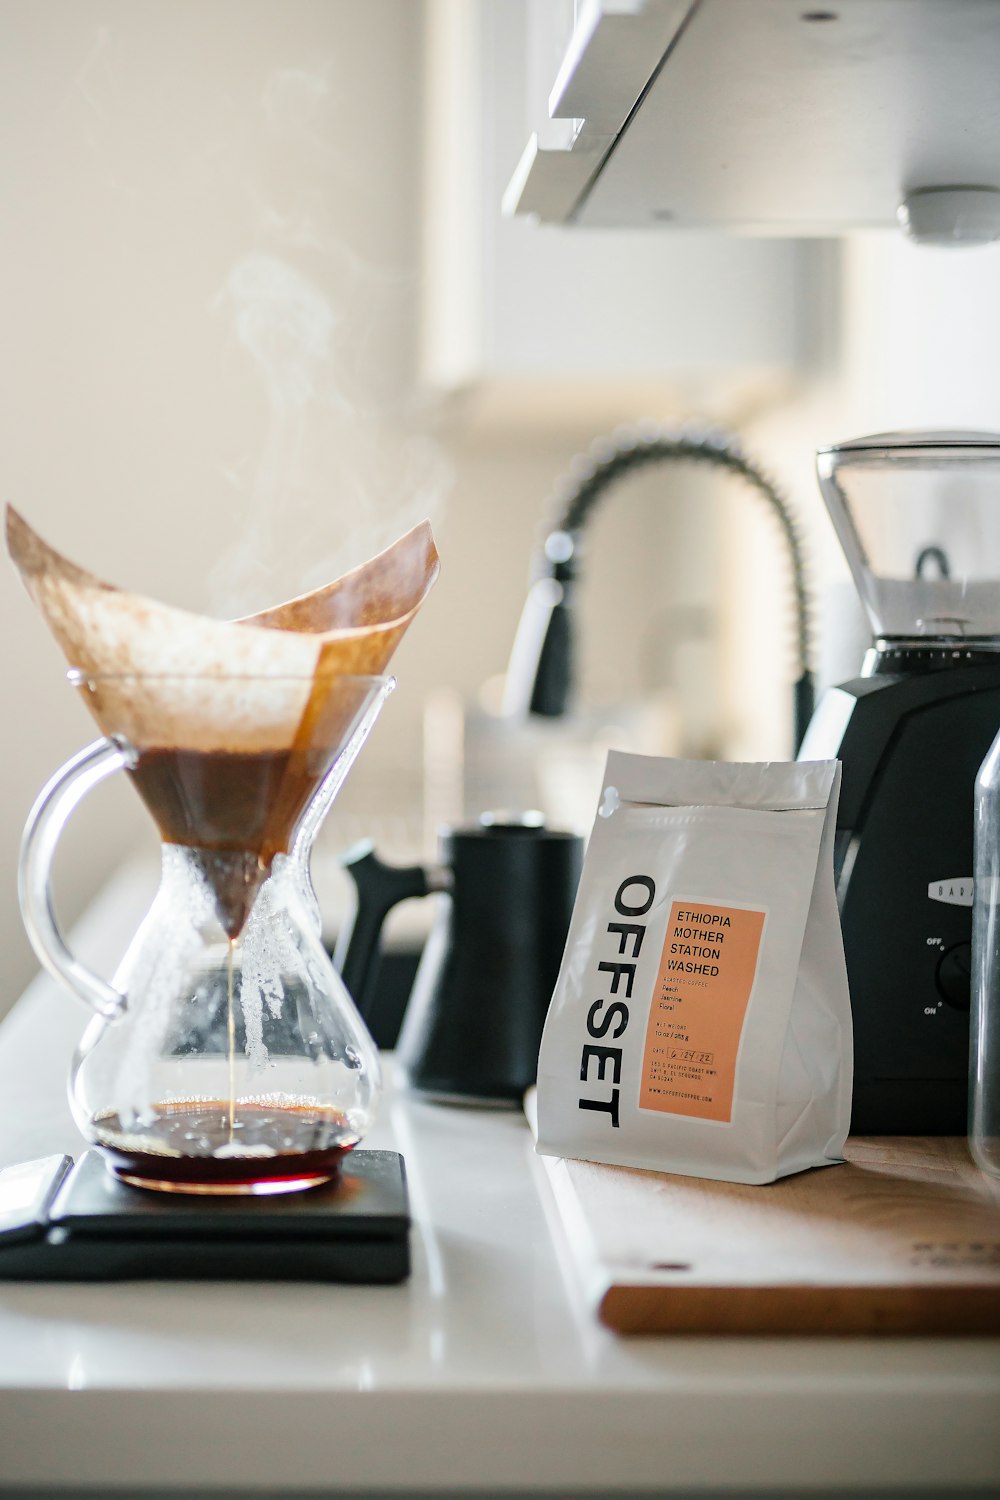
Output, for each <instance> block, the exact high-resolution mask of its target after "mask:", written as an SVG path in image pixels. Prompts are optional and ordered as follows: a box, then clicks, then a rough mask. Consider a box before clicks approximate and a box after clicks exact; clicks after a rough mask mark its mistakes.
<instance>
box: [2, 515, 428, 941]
mask: <svg viewBox="0 0 1000 1500" xmlns="http://www.w3.org/2000/svg"><path fill="white" fill-rule="evenodd" d="M7 546H8V550H9V552H10V555H11V557H12V559H13V561H14V563H15V565H16V567H17V568H18V570H19V572H20V574H21V577H22V579H23V581H24V584H25V587H26V588H27V590H28V592H29V594H30V595H31V597H32V598H33V599H34V601H35V603H36V604H37V605H38V608H39V609H40V611H41V613H42V615H43V616H44V618H45V621H46V623H47V624H48V626H49V628H50V630H51V631H52V633H53V635H54V636H55V638H56V640H57V641H58V643H59V645H60V646H61V648H62V650H63V652H64V654H65V656H66V658H67V660H68V661H69V663H70V665H71V667H72V668H73V669H74V671H75V672H76V674H77V685H78V687H79V688H80V689H81V691H82V693H83V697H84V699H85V701H86V703H87V706H88V708H89V709H90V711H91V713H92V714H93V716H94V718H95V719H96V720H97V723H98V724H99V725H100V728H101V730H102V731H103V733H104V734H106V735H116V736H121V737H123V738H124V739H125V740H126V741H127V742H128V743H129V744H130V745H131V746H132V747H133V748H134V749H135V750H136V751H137V752H138V755H137V759H136V762H135V764H134V765H133V766H132V767H131V771H130V774H131V776H132V779H133V781H134V782H135V785H136V788H137V790H138V791H139V793H140V795H141V796H142V798H143V801H144V802H145V803H146V806H147V807H148V808H149V810H150V812H151V813H152V815H153V817H154V819H155V821H156V823H157V826H158V828H159V830H160V833H161V836H162V837H163V838H164V840H165V841H166V842H168V843H176V844H184V845H188V846H190V847H193V848H196V849H199V850H201V851H202V852H203V854H204V859H205V871H204V873H205V875H206V878H208V879H209V881H210V884H211V885H212V886H213V889H214V890H215V892H216V896H217V904H218V906H219V911H220V920H222V922H223V926H224V927H225V928H226V930H227V932H229V935H230V936H235V935H236V934H237V933H238V932H239V930H240V929H241V927H242V925H243V922H244V921H245V919H246V915H247V913H248V911H249V908H250V906H251V905H252V903H253V899H254V896H255V895H256V891H257V889H258V888H259V885H260V883H261V882H262V881H263V879H265V878H266V875H267V872H268V870H269V869H270V865H271V861H272V859H273V857H274V855H275V854H276V853H279V852H285V851H287V850H288V849H289V848H290V847H291V842H292V839H293V837H294V833H295V830H296V827H297V825H298V822H299V820H300V818H301V816H302V814H303V812H304V810H305V808H306V807H307V806H308V804H309V802H310V800H311V798H312V796H313V794H314V793H315V791H316V790H317V788H318V787H319V786H320V784H321V782H322V781H323V779H324V777H325V776H326V775H327V773H328V772H329V770H330V769H331V767H332V766H333V764H334V762H335V760H336V758H337V755H338V753H339V751H340V749H341V748H342V747H343V745H344V743H345V741H346V739H347V738H348V735H349V733H350V731H351V730H352V729H353V727H354V725H355V723H356V722H357V720H358V718H359V715H360V714H361V713H362V712H363V710H364V709H365V707H366V706H367V704H368V702H369V701H370V697H371V692H372V683H371V681H370V679H371V678H373V677H380V676H382V675H383V674H384V673H385V670H386V667H387V666H388V664H389V661H390V658H391V657H392V654H393V652H394V650H395V648H396V646H397V645H398V644H399V641H400V640H401V639H402V637H403V635H404V633H405V632H406V630H407V628H408V627H409V625H410V622H411V621H412V620H413V618H414V616H415V615H416V613H417V611H418V609H419V608H420V606H421V604H422V603H423V601H424V599H425V597H426V595H427V592H428V590H429V589H430V587H431V585H432V584H433V582H434V580H435V578H436V577H437V573H438V555H437V550H436V548H435V546H434V539H433V536H432V534H431V528H430V526H429V524H428V523H427V522H426V521H425V522H422V523H421V524H420V525H419V526H415V527H414V528H413V530H412V531H409V532H408V533H407V534H406V535H405V536H403V537H401V538H400V539H399V541H397V542H395V543H394V544H393V545H392V546H391V547H389V548H387V549H386V551H384V552H382V553H379V554H378V556H376V557H374V558H372V559H371V560H370V561H369V562H366V563H364V564H362V566H361V567H359V568H355V569H354V570H353V571H352V572H350V573H347V574H345V575H344V577H343V578H339V579H336V580H334V582H333V583H330V584H327V585H326V586H325V587H324V588H321V589H317V590H315V591H314V592H313V593H311V594H305V595H303V596H301V597H300V598H298V599H293V600H290V601H289V602H288V603H285V604H280V605H277V606H276V607H275V608H274V609H271V610H265V611H264V612H263V613H261V614H258V615H253V616H250V617H248V618H247V619H245V620H232V621H227V620H214V619H212V618H210V617H208V616H204V615H198V614H194V613H191V612H189V611H187V610H180V609H175V608H173V607H172V606H170V605H166V604H161V603H160V602H159V601H158V600H154V599H147V598H144V597H143V596H141V595H138V594H130V593H126V592H125V591H124V590H122V589H118V588H116V587H115V586H114V585H112V584H109V583H105V582H103V581H102V580H101V579H99V578H96V577H95V576H94V575H93V574H91V573H88V572H86V571H85V570H84V569H82V568H80V567H78V566H77V565H76V564H75V563H72V562H70V561H69V559H68V558H65V557H63V556H61V555H60V554H59V553H58V552H56V551H55V550H54V549H53V548H52V547H50V546H49V545H48V544H47V543H46V542H44V541H43V540H42V538H41V537H39V536H38V535H37V533H36V532H34V531H33V530H32V529H31V527H30V526H29V525H28V524H27V522H26V521H25V520H24V519H23V518H22V517H21V516H20V515H18V513H17V512H16V511H15V510H13V509H12V508H11V507H9V506H8V508H7Z"/></svg>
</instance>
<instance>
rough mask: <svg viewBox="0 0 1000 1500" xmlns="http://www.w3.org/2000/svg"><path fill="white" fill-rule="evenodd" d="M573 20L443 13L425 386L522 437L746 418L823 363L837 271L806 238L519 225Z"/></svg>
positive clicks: (431, 134)
mask: <svg viewBox="0 0 1000 1500" xmlns="http://www.w3.org/2000/svg"><path fill="white" fill-rule="evenodd" d="M539 16H540V17H541V19H542V20H543V21H544V22H547V25H545V26H544V28H543V32H542V34H541V39H540V33H539V29H538V25H537V24H534V23H537V20H538V17H539ZM572 16H573V7H572V6H565V5H562V4H557V3H555V0H545V4H544V5H543V6H540V7H535V9H534V11H533V12H531V11H530V10H529V6H528V5H527V4H526V3H523V0H428V6H427V34H426V48H427V51H426V85H427V87H426V154H425V209H426V212H425V221H426V231H425V239H424V257H423V259H424V274H423V281H422V288H423V296H422V300H423V306H422V313H423V317H422V327H423V331H422V356H421V367H422V375H423V380H424V383H425V386H426V387H428V388H429V389H430V391H432V392H433V393H435V394H438V395H449V396H457V395H464V397H465V398H466V401H467V403H468V404H469V405H470V406H471V407H472V409H474V410H475V411H476V412H478V413H487V414H489V415H494V416H501V417H503V418H509V419H513V420H516V421H520V422H525V421H530V420H532V419H537V420H543V421H549V422H550V421H552V420H553V419H559V418H561V417H565V416H566V415H567V414H572V415H573V416H575V418H576V419H577V420H580V421H586V422H589V423H590V424H591V425H592V426H599V425H600V424H602V423H607V422H609V421H613V420H616V419H619V418H625V417H634V416H636V415H639V414H642V413H643V412H644V411H645V412H650V413H652V414H654V415H657V416H661V417H662V416H668V417H669V416H671V415H675V414H677V413H678V412H686V413H689V412H692V411H694V412H698V413H700V414H707V415H709V416H711V417H713V418H714V419H716V420H722V421H726V420H735V419H738V418H739V417H740V416H742V415H745V414H746V413H747V412H748V411H750V410H756V409H759V408H760V407H761V406H762V405H764V404H766V403H768V402H769V401H771V400H773V399H775V398H776V397H777V396H778V395H780V394H784V393H785V392H786V391H787V390H788V387H789V385H790V383H791V382H793V381H794V379H795V377H796V375H797V373H799V372H800V371H801V370H802V369H803V367H804V366H805V365H806V364H807V363H808V359H809V354H810V351H809V348H808V347H807V343H806V340H805V336H804V330H807V329H809V328H810V327H812V326H813V321H814V320H813V319H812V318H811V317H810V316H809V315H808V313H809V309H810V308H811V306H812V303H813V302H814V300H815V299H816V298H817V297H818V296H819V295H820V286H821V283H822V279H823V276H824V274H825V273H826V272H827V271H828V270H829V269H830V257H829V255H826V254H824V253H823V252H822V248H821V247H819V246H816V245H815V244H812V245H810V244H805V243H801V242H797V241H791V240H770V241H761V240H756V241H755V240H735V239H733V238H731V237H727V236H724V235H720V234H715V233H687V232H684V233H678V232H676V231H671V230H666V229H664V228H663V227H662V226H661V227H659V228H652V229H630V230H620V229H616V230H602V229H595V230H587V231H585V232H583V231H581V230H579V229H574V230H567V229H566V228H564V227H562V226H553V225H546V224H539V223H535V222H531V221H529V220H527V219H525V218H522V217H511V216H506V217H505V216H504V215H503V214H502V212H501V200H502V198H503V194H504V189H505V187H506V184H507V183H508V181H509V179H510V177H511V174H512V172H513V171H514V169H515V167H516V165H517V161H518V157H519V156H520V154H521V151H522V148H523V145H524V141H525V140H526V139H527V136H528V133H529V129H530V128H531V127H530V122H532V121H536V122H537V121H538V120H539V119H541V120H543V122H544V121H545V120H546V119H547V117H546V115H545V110H546V104H545V94H546V92H547V90H548V88H549V87H550V86H551V83H552V80H553V78H554V77H555V74H556V72H557V69H558V66H559V55H560V51H561V47H562V45H563V43H564V41H565V36H566V34H567V26H568V29H569V30H570V31H571V30H572ZM532 20H533V25H532V26H529V21H532ZM529 38H530V41H531V45H529ZM626 93H627V89H626ZM609 120H610V116H609V117H608V118H607V119H605V120H604V122H603V124H602V129H610V124H609ZM577 123H578V122H574V121H573V120H557V121H548V122H547V124H544V123H543V136H544V138H545V142H546V144H547V145H548V144H551V143H553V142H555V143H556V144H563V145H565V146H567V147H568V145H569V144H570V141H571V138H572V136H573V131H574V128H575V125H576V124H577ZM599 123H600V122H599ZM602 139H603V137H602ZM591 145H593V143H591ZM594 149H596V148H594ZM564 154H565V153H564ZM576 159H577V160H579V158H576Z"/></svg>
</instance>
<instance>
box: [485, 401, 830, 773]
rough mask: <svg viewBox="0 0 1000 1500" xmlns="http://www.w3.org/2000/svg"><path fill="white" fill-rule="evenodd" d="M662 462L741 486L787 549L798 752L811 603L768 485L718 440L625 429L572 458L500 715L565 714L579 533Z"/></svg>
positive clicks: (780, 505)
mask: <svg viewBox="0 0 1000 1500" xmlns="http://www.w3.org/2000/svg"><path fill="white" fill-rule="evenodd" d="M661 463H697V464H706V465H709V466H711V467H714V468H720V469H724V470H726V471H728V472H729V473H730V474H734V475H736V476H737V478H741V479H743V480H745V481H746V482H747V483H748V484H750V485H751V486H752V487H753V488H754V489H755V490H756V491H757V493H758V494H759V495H761V496H762V497H763V499H764V500H766V502H767V504H768V505H769V506H770V508H771V510H772V511H773V513H774V514H775V515H776V516H777V518H778V522H779V524H780V526H781V530H782V533H783V535H784V538H785V542H786V545H787V547H788V552H789V557H790V560H791V566H792V582H793V588H794V593H795V613H796V649H797V654H798V663H799V677H798V680H797V681H796V683H795V688H794V695H795V696H794V725H795V744H796V746H798V745H799V744H800V743H801V740H802V737H803V735H804V734H805V731H806V728H807V726H808V724H809V720H810V718H811V717H812V711H813V700H814V692H813V677H812V672H811V671H810V668H809V597H808V591H807V586H806V577H805V564H804V561H803V549H802V541H801V537H800V535H799V529H798V526H797V524H796V522H795V520H794V519H793V517H792V514H791V511H790V509H789V506H788V503H787V501H786V500H785V499H784V497H783V496H782V495H781V493H780V491H779V490H778V488H777V486H776V485H775V484H774V482H773V481H772V480H771V479H770V478H768V476H767V475H766V474H764V473H763V472H762V471H761V469H760V468H758V466H757V465H756V464H754V463H753V462H751V460H750V459H748V458H747V457H746V456H745V454H744V453H743V452H742V450H741V449H740V447H739V445H738V443H737V440H736V439H735V438H734V437H732V436H730V435H727V434H721V433H716V432H705V433H697V432H687V431H680V432H676V431H671V430H670V429H667V428H661V427H643V428H641V429H638V430H626V431H624V432H621V433H617V434H614V435H612V436H611V437H608V438H601V439H599V440H598V441H597V442H596V443H594V444H593V446H592V447H591V449H590V452H589V454H587V455H585V456H582V457H581V458H578V459H577V460H576V461H575V462H574V463H573V464H572V465H571V466H570V469H569V471H568V473H567V475H566V476H565V478H564V479H563V481H562V483H561V484H560V485H559V486H558V488H557V490H556V492H555V495H554V497H553V502H552V506H551V509H552V510H553V511H554V513H555V521H554V524H553V525H552V527H551V529H550V530H549V531H548V534H547V535H546V538H545V541H544V542H543V544H542V547H541V550H540V552H539V554H538V556H537V558H536V563H535V574H536V577H535V581H534V583H533V584H532V585H531V588H530V589H529V591H528V597H527V599H526V601H525V605H524V609H523V611H522V613H521V619H520V622H519V624H518V628H517V634H516V636H515V638H514V645H513V648H512V651H511V656H510V663H509V666H508V669H507V680H506V687H505V692H504V703H503V708H504V713H505V714H508V715H510V716H512V717H517V716H519V715H524V714H527V713H532V714H539V715H542V716H544V717H547V718H559V717H561V716H562V715H563V714H565V712H566V709H567V704H568V702H569V698H570V693H571V689H572V680H573V614H572V607H573V591H574V587H575V585H576V580H577V576H578V563H579V558H580V556H581V552H582V547H581V540H582V534H583V530H584V527H585V526H586V523H587V521H588V519H589V517H590V515H591V512H592V511H593V510H594V508H595V506H596V505H597V502H598V501H599V500H600V498H601V496H602V495H603V494H604V493H605V491H606V490H608V489H610V488H611V486H612V485H614V484H615V483H617V481H618V480H620V479H623V478H624V477H625V476H626V475H628V474H631V473H633V472H635V471H636V470H638V469H644V468H648V467H651V466H652V465H654V464H661Z"/></svg>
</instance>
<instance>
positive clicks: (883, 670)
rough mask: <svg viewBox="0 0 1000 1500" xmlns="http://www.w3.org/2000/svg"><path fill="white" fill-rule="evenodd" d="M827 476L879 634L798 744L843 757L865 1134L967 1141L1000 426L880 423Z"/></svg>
mask: <svg viewBox="0 0 1000 1500" xmlns="http://www.w3.org/2000/svg"><path fill="white" fill-rule="evenodd" d="M817 469H818V474H819V483H820V489H821V490H822V493H823V498H824V500H825V502H826V506H827V509H828V511H829V513H830V517H831V520H832V521H833V524H834V527H835V529H836V532H837V535H838V537H839V539H840V543H841V545H842V547H843V549H844V552H845V554H846V556H847V561H848V563H849V565H850V568H851V573H852V575H853V577H854V582H855V584H856V586H857V589H858V592H859V594H860V596H861V601H862V603H863V605H864V607H865V610H866V612H867V614H868V618H869V620H870V622H871V625H872V630H873V634H874V641H873V645H872V648H871V650H870V651H869V652H868V653H867V655H866V657H865V660H864V664H863V666H862V670H861V676H860V677H858V678H856V679H855V680H854V681H852V682H845V683H843V684H842V685H841V686H840V687H835V688H832V689H830V691H829V692H827V693H826V694H825V696H824V697H823V698H822V700H821V701H820V704H819V707H818V708H817V710H816V713H815V716H814V718H813V720H812V723H811V724H810V727H809V730H808V732H807V734H806V736H805V739H804V740H803V743H802V747H801V749H800V751H799V758H800V759H802V760H814V759H825V758H827V757H833V756H836V757H837V758H839V759H840V760H841V761H842V762H843V768H844V771H843V788H842V792H841V799H840V812H839V816H838V828H837V841H836V850H835V872H836V879H837V894H838V900H839V903H840V912H841V920H842V923H843V930H844V947H845V950H846V954H847V969H848V976H849V979H850V986H851V1004H852V1008H853V1011H854V1045H855V1086H854V1112H853V1116H852V1121H851V1129H852V1131H854V1132H855V1133H860V1134H865V1133H870V1134H899V1135H911V1134H912V1135H923V1134H947V1135H959V1134H964V1132H965V1129H966V1100H967V1090H968V1069H969V1016H968V1011H969V960H970V939H971V918H972V829H973V785H974V782H975V778H976V773H977V770H978V768H979V765H980V763H981V762H982V760H983V758H984V756H985V755H986V753H987V751H988V750H989V747H990V744H991V743H992V741H993V739H994V737H995V736H996V733H997V729H998V727H1000V436H998V435H994V434H991V433H978V432H909V433H886V434H878V435H876V436H874V437H867V438H857V439H855V440H853V441H851V442H846V443H840V444H838V445H837V446H835V447H831V448H824V449H822V450H821V451H820V452H819V454H818V455H817Z"/></svg>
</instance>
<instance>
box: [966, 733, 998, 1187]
mask: <svg viewBox="0 0 1000 1500" xmlns="http://www.w3.org/2000/svg"><path fill="white" fill-rule="evenodd" d="M971 1023H972V1024H971V1029H970V1037H969V1040H970V1071H969V1148H970V1150H971V1152H972V1156H973V1159H974V1160H975V1162H976V1164H977V1165H978V1166H979V1167H981V1168H982V1170H983V1171H984V1172H989V1173H990V1174H991V1175H992V1176H994V1177H1000V734H998V735H997V737H996V739H995V740H994V741H993V747H992V749H991V750H990V753H989V754H988V755H987V757H986V759H985V760H984V761H983V764H982V766H981V767H980V770H979V775H978V777H977V778H976V825H975V894H974V896H973V907H972V1007H971Z"/></svg>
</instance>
